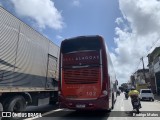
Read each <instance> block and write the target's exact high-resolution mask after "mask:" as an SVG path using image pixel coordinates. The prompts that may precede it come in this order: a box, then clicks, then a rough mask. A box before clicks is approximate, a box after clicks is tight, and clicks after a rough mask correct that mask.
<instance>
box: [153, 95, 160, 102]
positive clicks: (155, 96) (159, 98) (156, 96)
mask: <svg viewBox="0 0 160 120" xmlns="http://www.w3.org/2000/svg"><path fill="white" fill-rule="evenodd" d="M154 100H155V101H157V102H160V95H157V94H154Z"/></svg>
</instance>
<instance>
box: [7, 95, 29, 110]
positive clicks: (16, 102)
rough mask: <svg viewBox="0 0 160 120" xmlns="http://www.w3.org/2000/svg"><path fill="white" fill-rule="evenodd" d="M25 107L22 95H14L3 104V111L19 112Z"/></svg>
mask: <svg viewBox="0 0 160 120" xmlns="http://www.w3.org/2000/svg"><path fill="white" fill-rule="evenodd" d="M25 109H26V100H25V99H24V97H22V96H14V97H12V98H10V99H7V101H6V102H5V104H4V111H11V112H20V111H25Z"/></svg>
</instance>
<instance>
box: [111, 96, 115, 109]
mask: <svg viewBox="0 0 160 120" xmlns="http://www.w3.org/2000/svg"><path fill="white" fill-rule="evenodd" d="M111 109H112V110H113V109H114V97H113V94H112V107H111Z"/></svg>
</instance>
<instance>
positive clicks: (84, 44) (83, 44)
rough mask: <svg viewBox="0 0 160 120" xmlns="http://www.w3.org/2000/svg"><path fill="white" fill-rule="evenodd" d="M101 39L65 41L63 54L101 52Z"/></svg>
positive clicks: (84, 38) (80, 38)
mask: <svg viewBox="0 0 160 120" xmlns="http://www.w3.org/2000/svg"><path fill="white" fill-rule="evenodd" d="M98 39H99V37H77V38H72V39H68V40H65V41H63V44H62V46H61V52H62V53H69V52H75V51H83V50H100V41H99V40H98Z"/></svg>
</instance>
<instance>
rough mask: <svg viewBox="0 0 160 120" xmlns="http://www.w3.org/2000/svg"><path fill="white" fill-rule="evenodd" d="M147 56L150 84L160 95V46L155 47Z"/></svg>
mask: <svg viewBox="0 0 160 120" xmlns="http://www.w3.org/2000/svg"><path fill="white" fill-rule="evenodd" d="M147 57H148V67H149V74H150V79H151V84H153V85H154V88H155V90H156V92H157V94H159V95H160V47H156V48H155V49H154V50H153V52H152V53H150V54H148V56H147Z"/></svg>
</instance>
